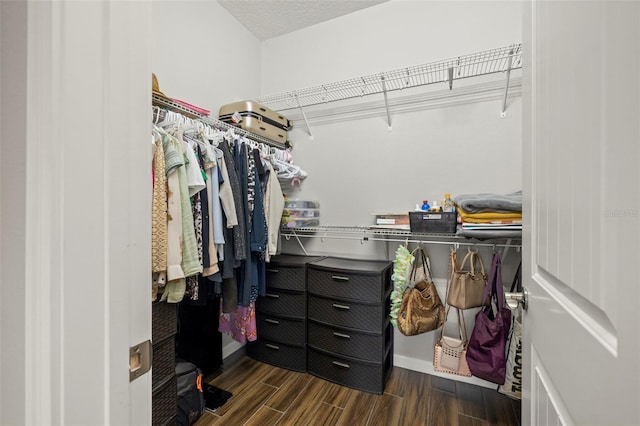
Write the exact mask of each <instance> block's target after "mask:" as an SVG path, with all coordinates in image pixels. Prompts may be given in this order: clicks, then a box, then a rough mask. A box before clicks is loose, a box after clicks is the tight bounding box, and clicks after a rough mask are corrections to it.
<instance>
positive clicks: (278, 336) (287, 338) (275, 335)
mask: <svg viewBox="0 0 640 426" xmlns="http://www.w3.org/2000/svg"><path fill="white" fill-rule="evenodd" d="M256 326H257V328H258V336H260V337H262V338H265V339H268V340H273V341H276V342H283V343H287V344H289V345H292V346H301V347H304V345H305V344H306V343H307V342H306V336H307V330H306V323H305V320H304V319H291V318H286V317H279V316H275V315H269V314H260V315H257V318H256Z"/></svg>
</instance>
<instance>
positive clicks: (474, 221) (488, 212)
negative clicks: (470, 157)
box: [454, 191, 522, 238]
mask: <svg viewBox="0 0 640 426" xmlns="http://www.w3.org/2000/svg"><path fill="white" fill-rule="evenodd" d="M454 203H455V205H456V207H457V211H458V221H459V222H460V226H458V234H460V235H464V236H468V237H474V238H492V237H493V238H499V237H519V236H520V235H521V233H522V191H517V192H513V193H511V194H504V195H503V194H491V193H483V194H469V195H459V196H457V197H456V198H455V199H454Z"/></svg>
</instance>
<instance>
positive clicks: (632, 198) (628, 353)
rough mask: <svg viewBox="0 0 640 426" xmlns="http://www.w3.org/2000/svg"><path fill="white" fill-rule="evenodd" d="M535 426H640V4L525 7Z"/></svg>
mask: <svg viewBox="0 0 640 426" xmlns="http://www.w3.org/2000/svg"><path fill="white" fill-rule="evenodd" d="M523 42H524V46H523V52H524V54H525V61H524V66H523V69H524V73H525V79H524V81H525V92H524V99H525V110H524V120H523V123H524V124H523V127H524V129H523V131H524V135H523V136H524V147H523V148H524V149H523V153H524V161H523V164H524V194H525V205H524V211H525V220H526V226H525V234H524V243H525V244H524V246H525V251H524V252H523V259H524V262H523V265H524V274H523V277H524V284H525V287H526V288H527V290H528V292H529V309H528V311H527V312H526V314H525V317H524V333H525V335H524V345H523V355H524V361H523V364H524V365H525V374H524V386H525V394H524V397H523V407H522V416H523V424H525V425H548V424H553V425H556V424H558V425H571V424H575V425H589V424H593V425H639V424H640V355H639V354H640V346H639V341H640V292H639V290H638V289H639V288H640V274H639V273H638V269H639V268H640V226H639V223H640V189H639V188H640V174H639V170H640V131H639V126H640V124H639V122H640V108H639V102H640V63H639V62H640V2H637V1H620V2H616V1H566V2H552V1H533V2H531V3H527V5H526V6H525V20H524V39H523Z"/></svg>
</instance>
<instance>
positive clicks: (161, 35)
mask: <svg viewBox="0 0 640 426" xmlns="http://www.w3.org/2000/svg"><path fill="white" fill-rule="evenodd" d="M151 63H152V69H153V72H154V73H155V74H156V76H157V77H158V83H159V85H160V90H161V91H162V92H163V93H164V94H165V95H167V96H168V97H170V98H177V99H182V100H184V101H187V102H189V103H191V104H194V105H197V106H199V107H202V108H206V109H209V110H211V116H212V117H217V116H218V111H219V109H220V106H221V105H224V104H228V103H230V102H234V101H239V100H243V99H249V98H252V97H255V95H256V94H257V93H259V92H260V41H259V40H258V39H257V38H256V37H255V36H254V35H253V34H251V33H250V32H249V31H248V30H247V29H246V28H245V27H244V26H243V25H242V24H240V22H238V21H237V20H236V19H235V18H233V17H232V16H231V15H230V14H229V12H227V11H226V10H225V9H224V8H223V7H222V6H220V5H219V4H218V2H216V1H164V0H155V1H154V2H153V42H152V62H151ZM222 344H223V357H226V356H228V355H229V354H230V353H232V352H233V351H234V350H236V349H238V348H239V347H241V345H240V344H238V343H236V342H235V341H234V340H232V339H231V338H230V337H229V336H227V335H226V334H224V335H223V338H222Z"/></svg>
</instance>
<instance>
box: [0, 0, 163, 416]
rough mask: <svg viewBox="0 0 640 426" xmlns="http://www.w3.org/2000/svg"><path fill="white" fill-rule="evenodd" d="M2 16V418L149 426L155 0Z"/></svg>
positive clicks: (12, 10)
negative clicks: (142, 366) (145, 358)
mask: <svg viewBox="0 0 640 426" xmlns="http://www.w3.org/2000/svg"><path fill="white" fill-rule="evenodd" d="M0 22H1V25H0V28H1V30H0V46H1V47H2V48H1V49H0V51H1V56H0V66H1V68H0V82H1V84H0V94H1V95H0V99H1V105H0V120H1V121H0V124H1V126H0V129H1V145H0V165H1V170H0V241H1V242H0V255H1V257H0V259H1V260H0V278H1V284H0V424H97V423H102V424H150V423H151V375H150V374H146V375H144V376H142V377H140V378H138V379H136V380H135V381H134V382H132V383H129V350H128V349H129V347H130V346H133V345H135V344H137V343H139V342H141V341H144V340H147V339H150V338H151V303H150V301H151V300H150V299H151V297H150V296H151V295H150V282H149V280H150V273H149V271H150V270H151V262H150V244H151V231H150V230H151V226H150V222H151V213H150V212H151V208H150V205H151V203H150V198H151V191H149V182H150V180H149V178H150V173H151V161H150V158H151V151H150V147H151V145H150V144H149V142H150V137H149V130H150V128H149V118H150V115H149V107H150V105H151V93H150V91H149V80H150V74H151V55H150V51H151V45H150V43H151V2H150V0H138V1H135V2H122V1H117V0H99V1H92V2H78V1H69V0H60V1H56V2H20V1H8V2H0Z"/></svg>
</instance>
